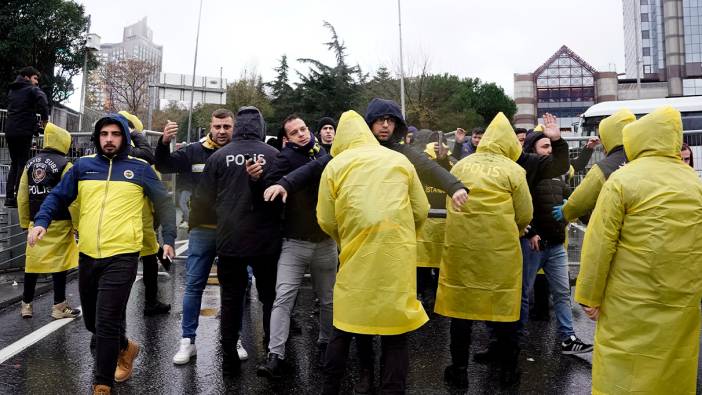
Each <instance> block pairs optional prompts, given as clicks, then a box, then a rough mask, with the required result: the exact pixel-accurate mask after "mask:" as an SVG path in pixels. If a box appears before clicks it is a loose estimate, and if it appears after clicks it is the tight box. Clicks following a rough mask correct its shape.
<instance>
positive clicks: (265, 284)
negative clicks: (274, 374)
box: [217, 254, 279, 352]
mask: <svg viewBox="0 0 702 395" xmlns="http://www.w3.org/2000/svg"><path fill="white" fill-rule="evenodd" d="M278 256H279V254H274V255H264V256H257V257H246V258H240V257H238V258H234V257H226V256H220V257H219V263H218V264H217V278H218V279H219V289H220V295H221V297H220V299H221V316H220V324H219V332H220V337H221V343H222V347H223V348H224V349H225V352H227V351H232V350H234V349H235V347H236V342H237V340H239V329H241V322H242V318H243V313H244V298H245V297H246V287H247V286H248V284H249V276H248V271H247V269H246V266H247V265H248V266H251V268H252V269H253V274H254V277H256V289H257V290H258V300H259V301H260V302H261V303H262V304H263V332H264V334H265V337H264V339H263V340H264V343H265V344H266V345H268V340H270V327H271V310H273V302H274V301H275V279H276V275H277V274H278Z"/></svg>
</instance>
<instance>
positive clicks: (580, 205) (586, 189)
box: [563, 109, 636, 222]
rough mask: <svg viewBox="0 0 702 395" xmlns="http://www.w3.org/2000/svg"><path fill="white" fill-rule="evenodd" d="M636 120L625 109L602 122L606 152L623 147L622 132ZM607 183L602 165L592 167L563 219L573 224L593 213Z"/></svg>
mask: <svg viewBox="0 0 702 395" xmlns="http://www.w3.org/2000/svg"><path fill="white" fill-rule="evenodd" d="M635 120H636V116H634V114H632V113H631V111H629V110H626V109H624V110H619V111H618V112H616V113H614V114H612V115H610V116H609V117H607V118H605V119H603V120H602V121H601V122H600V140H601V141H602V146H603V147H604V149H605V151H607V152H608V153H611V151H612V150H613V149H614V148H615V147H620V146H621V145H622V130H624V127H625V126H626V125H628V124H630V123H632V122H634V121H635ZM610 159H612V158H610ZM605 161H607V159H604V160H602V161H601V162H600V163H602V162H605ZM605 181H607V177H606V176H605V173H604V172H603V171H602V169H601V168H600V165H599V164H595V165H594V166H592V168H591V169H590V171H588V172H587V175H586V176H585V178H583V180H582V182H581V183H580V185H578V187H577V188H575V190H574V191H573V193H572V194H571V195H570V197H569V198H568V202H566V204H565V205H564V206H563V217H564V218H565V220H566V221H567V222H573V221H574V220H576V219H577V218H580V217H583V216H585V215H588V214H589V213H591V212H592V210H593V209H594V208H595V203H596V202H597V196H599V194H600V191H601V190H602V186H603V185H604V183H605Z"/></svg>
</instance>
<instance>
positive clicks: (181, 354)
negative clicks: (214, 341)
mask: <svg viewBox="0 0 702 395" xmlns="http://www.w3.org/2000/svg"><path fill="white" fill-rule="evenodd" d="M195 356H197V348H195V343H190V339H189V338H187V337H184V338H182V339H180V344H179V346H178V352H177V353H176V355H174V356H173V363H174V364H176V365H183V364H186V363H188V362H190V358H192V357H195Z"/></svg>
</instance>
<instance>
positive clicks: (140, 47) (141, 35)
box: [99, 17, 163, 79]
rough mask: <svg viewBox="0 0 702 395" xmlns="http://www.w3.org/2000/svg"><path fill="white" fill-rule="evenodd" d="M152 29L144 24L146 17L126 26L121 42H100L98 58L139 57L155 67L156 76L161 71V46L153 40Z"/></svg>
mask: <svg viewBox="0 0 702 395" xmlns="http://www.w3.org/2000/svg"><path fill="white" fill-rule="evenodd" d="M153 36H154V33H153V31H152V30H151V29H150V28H149V26H148V25H147V24H146V17H144V18H143V19H142V20H140V21H139V22H137V23H135V24H133V25H130V26H127V27H125V28H124V32H123V33H122V42H119V43H114V44H102V45H101V46H100V55H99V56H100V60H101V61H103V62H112V61H115V60H121V59H139V60H143V61H146V62H149V63H151V64H152V65H154V66H155V67H156V68H157V71H156V74H155V75H156V77H157V79H158V75H159V73H161V61H162V58H163V47H162V46H161V45H157V44H155V43H154V42H153Z"/></svg>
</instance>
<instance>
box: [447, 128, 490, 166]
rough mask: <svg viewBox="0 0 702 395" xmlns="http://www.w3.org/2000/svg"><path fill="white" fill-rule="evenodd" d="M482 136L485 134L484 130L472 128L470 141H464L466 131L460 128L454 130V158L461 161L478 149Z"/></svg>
mask: <svg viewBox="0 0 702 395" xmlns="http://www.w3.org/2000/svg"><path fill="white" fill-rule="evenodd" d="M483 134H485V129H483V128H481V127H476V128H473V130H471V131H470V140H466V131H465V130H463V129H461V128H458V129H456V133H455V137H456V141H455V142H454V144H453V155H454V157H455V158H456V159H458V160H461V159H463V158H465V157H466V156H468V155H470V154H472V153H474V152H475V151H476V150H477V149H478V144H480V139H482V138H483Z"/></svg>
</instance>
